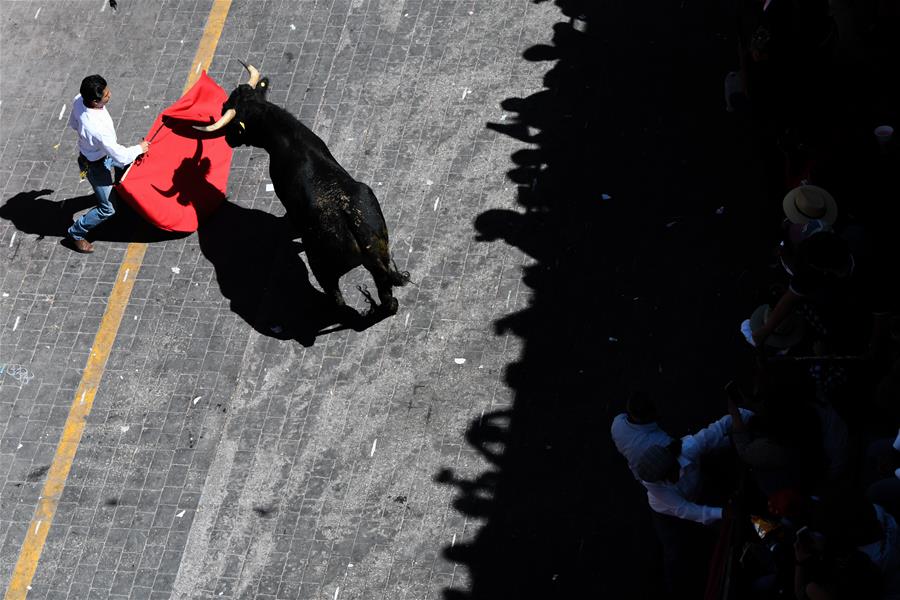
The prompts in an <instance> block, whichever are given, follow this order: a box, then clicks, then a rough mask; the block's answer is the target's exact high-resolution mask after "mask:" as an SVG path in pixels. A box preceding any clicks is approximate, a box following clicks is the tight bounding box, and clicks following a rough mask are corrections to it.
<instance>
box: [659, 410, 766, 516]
mask: <svg viewBox="0 0 900 600" xmlns="http://www.w3.org/2000/svg"><path fill="white" fill-rule="evenodd" d="M740 411H741V416H742V417H743V418H745V419H747V418H749V417H751V416H752V415H753V412H751V411H749V410H746V409H743V408H742V409H740ZM730 433H731V415H725V416H724V417H722V418H721V419H719V420H718V421H716V422H714V423H712V424H711V425H709V426H708V427H706V428H704V429H701V430H700V431H698V432H697V433H695V434H693V435H686V436H684V437H683V438H681V455H680V456H679V457H678V464H679V465H681V470H680V475H679V477H678V481H676V482H675V483H671V482H667V481H660V482H657V483H649V482H647V481H643V482H642V483H643V484H644V487H646V488H647V501H648V502H649V503H650V508H652V509H653V510H655V511H656V512H658V513H662V514H664V515H670V516H673V517H678V518H679V519H687V520H689V521H696V522H697V523H702V524H704V525H708V524H709V523H713V522H715V521H718V520H719V519H721V518H722V509H721V508H720V507H718V506H706V505H703V504H697V503H696V502H694V499H695V498H696V497H697V494H698V493H699V491H700V458H701V457H702V456H703V455H704V454H706V453H708V452H711V451H713V450H717V449H719V448H724V447H726V446H728V443H729V439H728V437H729V434H730Z"/></svg>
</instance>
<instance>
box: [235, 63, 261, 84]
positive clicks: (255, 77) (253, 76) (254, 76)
mask: <svg viewBox="0 0 900 600" xmlns="http://www.w3.org/2000/svg"><path fill="white" fill-rule="evenodd" d="M238 62H239V63H241V64H242V65H244V68H245V69H247V72H248V73H250V79H249V80H248V81H247V85H249V86H250V87H252V88H255V87H256V83H257V82H258V81H259V71H257V70H256V67H254V66H253V65H248V64H247V63H245V62H244V61H242V60H240V59H238Z"/></svg>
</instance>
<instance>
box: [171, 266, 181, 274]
mask: <svg viewBox="0 0 900 600" xmlns="http://www.w3.org/2000/svg"><path fill="white" fill-rule="evenodd" d="M172 272H173V273H175V274H176V275H178V274H179V273H181V267H172Z"/></svg>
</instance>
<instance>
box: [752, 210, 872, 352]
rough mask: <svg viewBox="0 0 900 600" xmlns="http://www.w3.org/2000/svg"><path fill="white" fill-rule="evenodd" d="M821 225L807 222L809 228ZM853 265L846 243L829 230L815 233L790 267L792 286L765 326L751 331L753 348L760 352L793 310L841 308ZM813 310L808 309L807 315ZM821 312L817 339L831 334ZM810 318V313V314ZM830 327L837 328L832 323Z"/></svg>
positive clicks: (817, 322) (801, 245) (799, 251)
mask: <svg viewBox="0 0 900 600" xmlns="http://www.w3.org/2000/svg"><path fill="white" fill-rule="evenodd" d="M814 223H822V221H818V220H816V221H810V222H809V224H814ZM854 267H855V261H854V258H853V255H852V253H851V252H850V249H849V247H848V245H847V243H846V241H845V240H843V239H841V238H840V236H838V235H837V234H836V233H834V232H833V231H830V230H828V229H821V230H817V231H816V232H815V233H813V234H812V235H810V236H809V237H807V238H805V239H804V240H803V241H801V242H800V244H799V245H798V246H797V251H796V256H795V257H794V260H793V261H792V263H791V269H790V270H789V271H788V272H789V273H790V274H791V282H790V285H789V287H788V289H787V290H786V291H785V293H784V294H783V295H782V296H781V298H780V299H779V300H778V302H777V303H776V304H775V307H774V308H773V309H772V311H771V313H770V314H769V315H768V318H767V319H766V320H765V322H764V323H763V324H762V325H761V326H760V327H759V328H756V329H753V331H752V339H753V344H754V345H755V346H756V347H757V348H762V345H763V343H765V341H766V339H767V338H768V337H769V336H770V335H771V334H772V333H773V332H774V331H775V329H777V328H778V327H779V326H781V324H782V322H783V321H784V320H785V319H787V318H788V317H789V315H791V314H792V313H793V312H794V310H795V308H796V307H798V306H799V305H801V304H803V303H806V304H809V305H810V306H814V307H818V308H820V309H822V310H825V312H834V311H833V310H829V309H830V308H832V305H835V304H836V303H837V304H840V301H839V299H840V298H842V297H843V296H844V295H845V293H846V291H847V288H848V284H849V282H850V278H851V275H852V274H853V271H854ZM811 310H812V308H810V311H811ZM821 312H822V311H821V310H819V311H816V313H815V314H816V319H815V322H816V324H817V328H818V329H819V330H820V331H819V333H820V335H823V336H827V335H829V334H830V333H833V332H831V331H829V329H830V328H829V327H828V325H829V324H828V323H823V322H822V320H821V319H820V318H819V317H821V316H822V315H821V314H820V313H821ZM810 314H812V313H810ZM831 325H839V323H835V322H832V323H831Z"/></svg>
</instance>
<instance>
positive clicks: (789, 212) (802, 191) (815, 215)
mask: <svg viewBox="0 0 900 600" xmlns="http://www.w3.org/2000/svg"><path fill="white" fill-rule="evenodd" d="M781 206H782V208H783V209H784V215H785V216H786V217H787V219H788V220H789V221H790V222H791V223H795V224H797V225H805V224H806V223H808V222H809V221H813V220H818V221H825V222H826V223H828V224H829V225H834V222H835V221H836V220H837V216H838V207H837V202H835V200H834V197H833V196H832V195H831V194H829V193H828V192H827V191H826V190H824V189H822V188H820V187H819V186H816V185H801V186H798V187H795V188H794V189H792V190H791V191H789V192H788V193H787V194H786V195H785V196H784V200H783V201H782V203H781Z"/></svg>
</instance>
